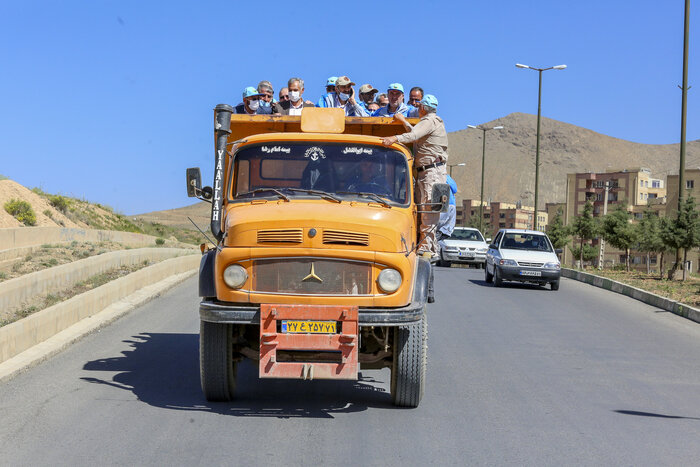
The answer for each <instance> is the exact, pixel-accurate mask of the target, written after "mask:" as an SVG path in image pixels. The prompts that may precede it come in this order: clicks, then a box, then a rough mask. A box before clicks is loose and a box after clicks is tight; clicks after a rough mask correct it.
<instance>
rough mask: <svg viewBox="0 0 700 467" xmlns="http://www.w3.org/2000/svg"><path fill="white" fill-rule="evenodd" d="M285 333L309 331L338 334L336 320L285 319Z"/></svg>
mask: <svg viewBox="0 0 700 467" xmlns="http://www.w3.org/2000/svg"><path fill="white" fill-rule="evenodd" d="M282 332H283V333H299V332H301V333H307V334H336V332H337V331H336V322H335V321H298V320H291V319H287V320H283V321H282Z"/></svg>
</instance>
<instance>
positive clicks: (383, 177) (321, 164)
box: [231, 141, 410, 205]
mask: <svg viewBox="0 0 700 467" xmlns="http://www.w3.org/2000/svg"><path fill="white" fill-rule="evenodd" d="M234 164H235V165H234V177H235V178H234V180H233V183H232V184H231V185H232V187H233V189H232V193H231V195H232V197H233V199H234V200H241V199H250V198H261V197H263V198H264V197H277V198H284V199H289V198H294V197H301V196H303V197H309V196H321V197H325V198H327V199H330V200H334V199H338V200H342V199H348V198H361V199H364V200H367V201H372V202H380V203H382V204H386V203H388V204H399V205H407V204H408V201H409V199H410V198H409V196H410V191H409V190H408V181H409V180H408V164H407V162H406V157H405V156H404V154H403V153H401V152H399V151H396V150H394V149H389V148H385V147H382V146H374V145H369V144H351V143H319V142H308V141H306V142H301V141H289V142H285V141H276V142H274V143H264V144H256V145H251V146H246V147H244V148H242V149H241V150H240V151H238V152H237V153H236V154H235V155H234ZM327 195H331V196H330V197H329V196H327Z"/></svg>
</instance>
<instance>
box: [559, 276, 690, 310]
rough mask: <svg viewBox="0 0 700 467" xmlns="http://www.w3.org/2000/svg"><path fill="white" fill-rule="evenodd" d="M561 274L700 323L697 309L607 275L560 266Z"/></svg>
mask: <svg viewBox="0 0 700 467" xmlns="http://www.w3.org/2000/svg"><path fill="white" fill-rule="evenodd" d="M561 275H562V276H564V277H568V278H569V279H575V280H577V281H581V282H585V283H586V284H590V285H593V286H595V287H600V288H602V289H605V290H610V291H611V292H616V293H619V294H622V295H627V296H628V297H632V298H634V299H637V300H639V301H641V302H644V303H646V304H648V305H652V306H655V307H658V308H661V309H662V310H666V311H670V312H671V313H673V314H676V315H678V316H682V317H683V318H687V319H689V320H691V321H695V322H696V323H700V310H699V309H697V308H693V307H692V306H689V305H685V304H683V303H680V302H677V301H675V300H671V299H670V298H665V297H662V296H660V295H656V294H653V293H651V292H647V291H646V290H642V289H638V288H636V287H632V286H631V285H627V284H623V283H622V282H618V281H614V280H612V279H608V278H607V277H600V276H596V275H595V274H589V273H587V272H583V271H577V270H575V269H568V268H562V269H561Z"/></svg>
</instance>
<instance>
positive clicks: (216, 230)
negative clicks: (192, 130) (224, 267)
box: [211, 104, 233, 241]
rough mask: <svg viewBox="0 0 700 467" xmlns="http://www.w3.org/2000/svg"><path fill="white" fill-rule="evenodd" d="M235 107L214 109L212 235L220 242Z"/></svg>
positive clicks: (221, 106)
mask: <svg viewBox="0 0 700 467" xmlns="http://www.w3.org/2000/svg"><path fill="white" fill-rule="evenodd" d="M232 113H233V107H231V106H230V105H227V104H219V105H217V106H216V107H214V138H215V139H216V150H215V152H214V162H215V164H214V167H215V168H214V183H213V184H212V187H213V196H212V202H211V233H212V234H213V235H214V237H216V239H217V240H218V241H221V239H222V238H223V231H222V229H221V208H222V205H223V196H222V190H223V179H224V157H225V155H226V142H227V140H228V135H230V134H231V114H232Z"/></svg>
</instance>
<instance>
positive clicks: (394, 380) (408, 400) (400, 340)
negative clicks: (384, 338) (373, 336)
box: [391, 308, 428, 407]
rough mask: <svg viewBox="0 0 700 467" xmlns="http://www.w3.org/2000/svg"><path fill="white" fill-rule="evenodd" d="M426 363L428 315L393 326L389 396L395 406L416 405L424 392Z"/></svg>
mask: <svg viewBox="0 0 700 467" xmlns="http://www.w3.org/2000/svg"><path fill="white" fill-rule="evenodd" d="M427 366H428V316H427V315H426V313H425V308H424V309H423V318H422V319H421V320H420V321H419V322H417V323H413V324H409V325H407V326H398V327H396V328H394V357H393V362H392V367H391V399H392V402H393V403H394V405H396V406H398V407H418V404H420V400H421V398H422V397H423V393H424V392H425V374H426V369H427Z"/></svg>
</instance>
